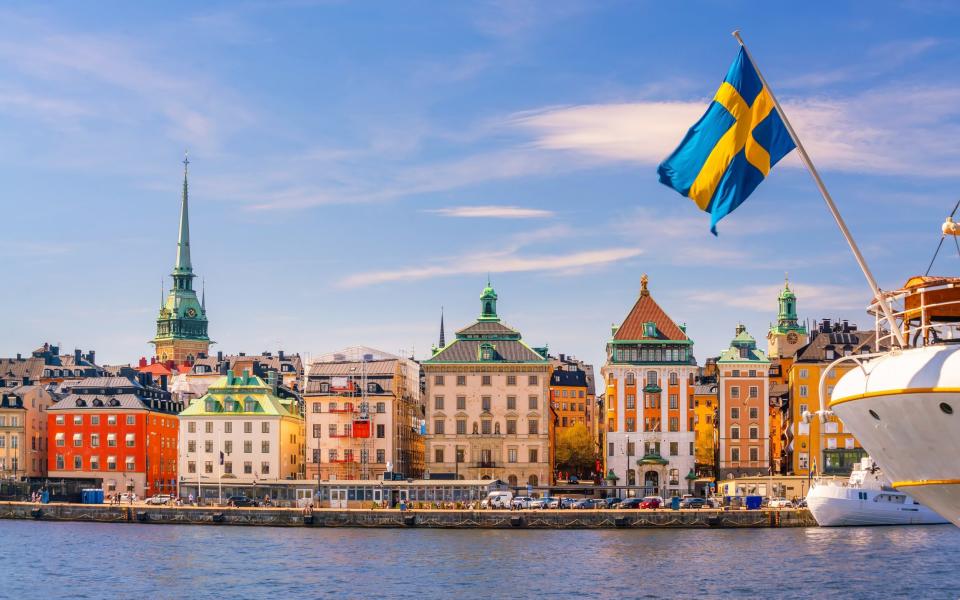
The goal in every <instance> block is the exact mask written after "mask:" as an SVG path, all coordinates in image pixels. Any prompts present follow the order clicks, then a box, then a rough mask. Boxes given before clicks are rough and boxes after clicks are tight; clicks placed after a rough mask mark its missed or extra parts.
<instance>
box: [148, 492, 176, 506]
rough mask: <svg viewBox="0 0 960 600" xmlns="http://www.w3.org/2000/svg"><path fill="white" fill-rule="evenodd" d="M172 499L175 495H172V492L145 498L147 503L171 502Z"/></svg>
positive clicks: (161, 503)
mask: <svg viewBox="0 0 960 600" xmlns="http://www.w3.org/2000/svg"><path fill="white" fill-rule="evenodd" d="M171 500H173V496H171V495H170V494H154V495H153V496H150V497H149V498H147V499H146V500H144V502H145V503H146V504H156V505H164V504H170V501H171Z"/></svg>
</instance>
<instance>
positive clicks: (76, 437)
mask: <svg viewBox="0 0 960 600" xmlns="http://www.w3.org/2000/svg"><path fill="white" fill-rule="evenodd" d="M3 439H6V438H0V440H3ZM80 446H83V435H82V434H79V433H75V434H73V447H74V448H79V447H80Z"/></svg>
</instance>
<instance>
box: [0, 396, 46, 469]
mask: <svg viewBox="0 0 960 600" xmlns="http://www.w3.org/2000/svg"><path fill="white" fill-rule="evenodd" d="M57 399H58V398H57V397H56V396H55V395H54V393H53V386H52V385H50V384H48V385H20V386H17V387H14V388H7V389H0V478H3V479H5V478H8V477H9V478H12V479H21V478H24V477H46V475H47V410H48V409H49V408H50V407H51V406H53V404H54V403H55V402H56V401H57Z"/></svg>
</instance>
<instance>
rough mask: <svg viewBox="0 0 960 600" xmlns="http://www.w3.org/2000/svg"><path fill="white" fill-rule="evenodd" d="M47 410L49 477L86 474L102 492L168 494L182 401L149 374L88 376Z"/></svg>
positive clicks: (172, 486)
mask: <svg viewBox="0 0 960 600" xmlns="http://www.w3.org/2000/svg"><path fill="white" fill-rule="evenodd" d="M65 391H67V392H68V393H67V394H66V396H65V397H64V398H62V399H61V400H59V401H58V402H56V403H55V404H54V405H53V406H51V407H50V408H49V410H48V411H47V446H48V452H47V469H48V473H49V477H50V478H51V479H54V478H56V479H60V478H64V479H91V480H97V481H99V482H101V485H102V488H103V490H104V492H105V493H107V494H113V493H117V492H134V493H136V494H137V495H138V496H141V497H143V496H149V495H152V494H163V493H166V494H172V493H175V492H176V489H177V488H176V483H177V413H178V412H180V410H181V408H182V405H181V404H180V403H179V402H177V401H176V400H174V399H173V398H171V396H170V393H169V392H167V391H166V390H164V389H161V388H159V387H154V386H153V385H152V381H151V380H150V378H149V376H147V375H142V376H141V379H140V380H133V379H128V378H125V377H91V378H86V379H83V380H81V381H80V382H78V383H76V384H72V385H71V386H70V387H69V389H66V390H65Z"/></svg>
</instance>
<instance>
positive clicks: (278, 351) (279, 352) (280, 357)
mask: <svg viewBox="0 0 960 600" xmlns="http://www.w3.org/2000/svg"><path fill="white" fill-rule="evenodd" d="M277 358H279V359H280V360H283V350H277Z"/></svg>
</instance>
